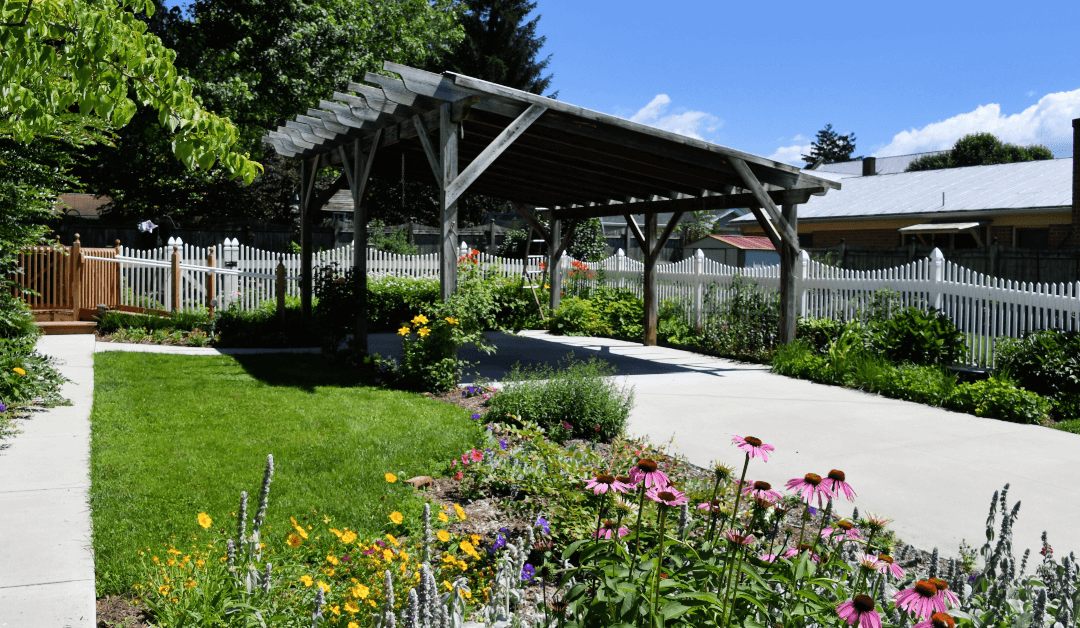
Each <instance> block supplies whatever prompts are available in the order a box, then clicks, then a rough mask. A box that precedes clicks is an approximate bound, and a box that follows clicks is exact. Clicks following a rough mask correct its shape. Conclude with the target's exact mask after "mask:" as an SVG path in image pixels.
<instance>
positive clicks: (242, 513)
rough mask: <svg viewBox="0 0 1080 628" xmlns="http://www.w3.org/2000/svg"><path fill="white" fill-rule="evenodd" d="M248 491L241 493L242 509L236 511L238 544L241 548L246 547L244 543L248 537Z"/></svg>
mask: <svg viewBox="0 0 1080 628" xmlns="http://www.w3.org/2000/svg"><path fill="white" fill-rule="evenodd" d="M247 502H248V496H247V491H240V509H239V510H238V511H236V542H237V543H239V544H240V546H241V547H243V546H244V541H245V538H244V537H246V536H247Z"/></svg>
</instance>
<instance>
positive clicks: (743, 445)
mask: <svg viewBox="0 0 1080 628" xmlns="http://www.w3.org/2000/svg"><path fill="white" fill-rule="evenodd" d="M731 442H732V443H735V446H736V447H738V448H739V449H741V450H743V451H745V452H746V453H748V454H750V457H751V458H757V457H758V456H761V459H762V460H763V461H765V462H768V461H769V452H770V451H773V450H775V449H776V448H775V447H773V446H772V445H770V444H768V443H763V442H761V439H760V438H755V437H753V436H739V435H738V434H732V436H731Z"/></svg>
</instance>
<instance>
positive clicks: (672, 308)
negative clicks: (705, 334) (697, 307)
mask: <svg viewBox="0 0 1080 628" xmlns="http://www.w3.org/2000/svg"><path fill="white" fill-rule="evenodd" d="M687 309H688V308H687V303H686V301H683V300H681V299H665V300H663V301H661V302H660V307H659V308H657V313H656V319H657V320H656V335H657V337H658V338H660V339H661V340H663V341H665V342H670V343H673V344H689V343H691V342H693V341H694V338H695V337H696V335H697V330H695V329H694V328H693V327H692V326H691V324H690V321H688V320H686V312H687Z"/></svg>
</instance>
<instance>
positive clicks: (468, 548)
mask: <svg viewBox="0 0 1080 628" xmlns="http://www.w3.org/2000/svg"><path fill="white" fill-rule="evenodd" d="M458 547H460V548H461V551H463V552H465V553H466V554H468V555H469V556H472V557H473V558H476V559H479V558H480V555H479V554H477V553H476V548H475V547H473V544H472V543H470V542H468V541H462V542H460V543H458Z"/></svg>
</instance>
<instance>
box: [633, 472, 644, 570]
mask: <svg viewBox="0 0 1080 628" xmlns="http://www.w3.org/2000/svg"><path fill="white" fill-rule="evenodd" d="M637 506H638V509H637V526H636V527H635V528H634V556H639V555H640V554H641V515H642V513H644V512H645V482H642V483H641V485H640V486H638V505H637Z"/></svg>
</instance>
